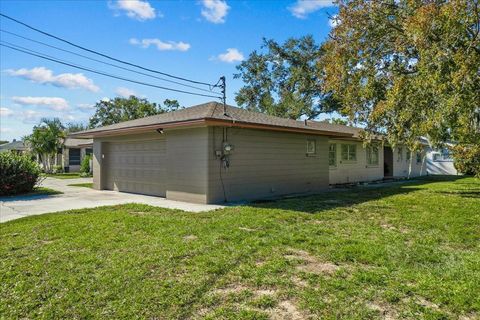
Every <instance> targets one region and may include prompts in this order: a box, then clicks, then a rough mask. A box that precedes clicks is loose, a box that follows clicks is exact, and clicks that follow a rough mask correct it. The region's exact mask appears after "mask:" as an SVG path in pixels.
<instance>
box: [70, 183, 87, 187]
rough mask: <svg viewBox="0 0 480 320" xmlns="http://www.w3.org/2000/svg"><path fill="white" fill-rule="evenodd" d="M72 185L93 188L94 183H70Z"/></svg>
mask: <svg viewBox="0 0 480 320" xmlns="http://www.w3.org/2000/svg"><path fill="white" fill-rule="evenodd" d="M68 186H70V187H84V188H93V183H73V184H69V185H68Z"/></svg>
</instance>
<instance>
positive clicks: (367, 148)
mask: <svg viewBox="0 0 480 320" xmlns="http://www.w3.org/2000/svg"><path fill="white" fill-rule="evenodd" d="M375 149H376V150H377V152H376V154H377V162H376V163H370V162H369V161H371V159H372V157H371V153H372V151H373V150H375ZM365 151H366V152H365V153H366V158H367V159H366V162H367V167H378V166H379V165H380V152H379V148H378V145H374V144H373V145H369V146H367V147H366V148H365Z"/></svg>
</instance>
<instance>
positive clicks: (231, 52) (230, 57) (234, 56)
mask: <svg viewBox="0 0 480 320" xmlns="http://www.w3.org/2000/svg"><path fill="white" fill-rule="evenodd" d="M217 59H218V60H220V61H223V62H228V63H233V62H239V61H243V59H245V57H244V56H243V54H242V53H241V52H240V51H238V49H236V48H228V49H227V52H225V53H221V54H219V55H218V57H217Z"/></svg>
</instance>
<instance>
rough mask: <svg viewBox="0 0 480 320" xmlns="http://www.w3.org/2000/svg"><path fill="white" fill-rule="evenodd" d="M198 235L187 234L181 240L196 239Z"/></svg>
mask: <svg viewBox="0 0 480 320" xmlns="http://www.w3.org/2000/svg"><path fill="white" fill-rule="evenodd" d="M197 239H198V237H197V236H196V235H193V234H189V235H188V236H185V237H183V240H185V241H194V240H197Z"/></svg>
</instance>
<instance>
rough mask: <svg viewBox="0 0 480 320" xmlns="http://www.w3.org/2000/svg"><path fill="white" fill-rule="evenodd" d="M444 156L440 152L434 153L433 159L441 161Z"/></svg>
mask: <svg viewBox="0 0 480 320" xmlns="http://www.w3.org/2000/svg"><path fill="white" fill-rule="evenodd" d="M441 159H442V158H441V155H440V153H434V154H433V161H436V162H437V161H440V160H441Z"/></svg>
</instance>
